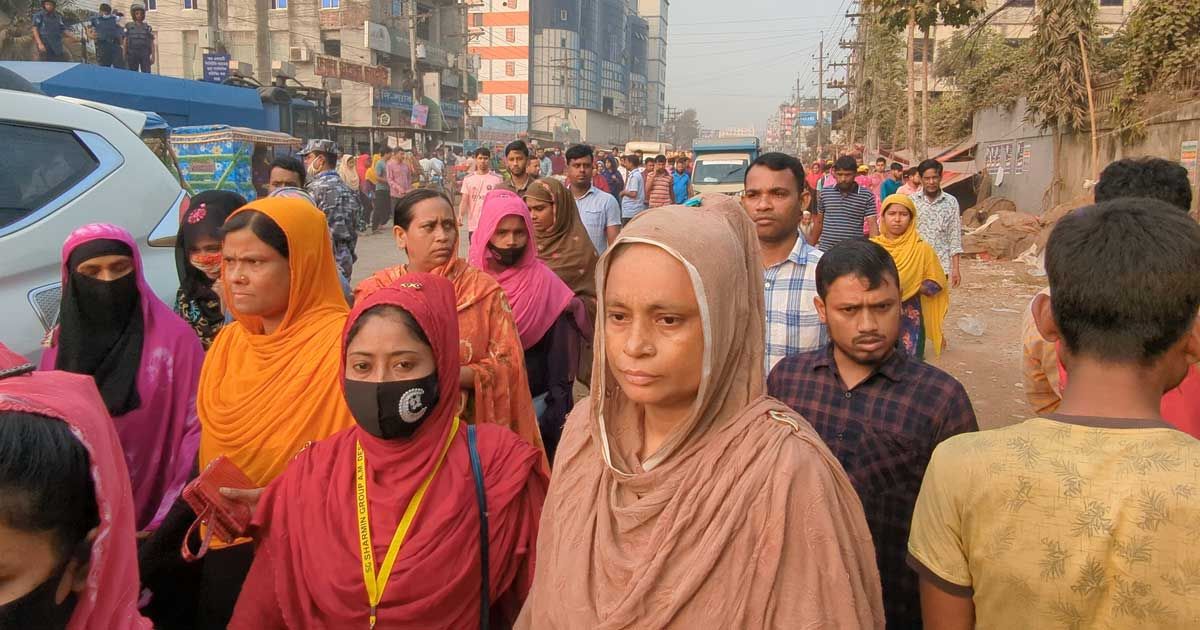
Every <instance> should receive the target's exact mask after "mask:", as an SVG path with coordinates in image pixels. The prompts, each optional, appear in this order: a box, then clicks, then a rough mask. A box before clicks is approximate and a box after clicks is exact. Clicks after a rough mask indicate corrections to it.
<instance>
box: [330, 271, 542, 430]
mask: <svg viewBox="0 0 1200 630" xmlns="http://www.w3.org/2000/svg"><path fill="white" fill-rule="evenodd" d="M407 272H408V266H407V265H396V266H395V267H388V268H387V269H382V270H380V271H377V272H375V274H374V275H372V276H371V277H369V278H367V279H366V280H363V281H362V282H360V283H358V286H357V287H356V288H355V289H354V302H355V303H358V302H359V301H360V300H362V299H363V298H365V297H367V296H368V295H371V294H372V293H374V292H376V291H378V290H379V289H382V288H384V287H388V286H391V285H392V283H394V282H395V281H396V280H398V279H399V278H400V277H401V276H403V275H404V274H405V273H407ZM431 273H434V274H437V275H439V276H442V277H444V278H447V279H449V280H450V281H451V282H453V283H454V296H455V301H456V302H457V304H456V306H457V308H458V334H459V345H458V348H459V356H460V358H461V359H462V364H463V365H464V366H466V367H469V368H471V370H472V371H474V372H475V387H474V389H473V390H472V393H471V396H470V397H469V398H468V400H467V405H466V408H465V409H464V410H463V413H462V418H463V419H464V420H466V421H468V422H473V423H475V424H482V423H492V424H498V425H501V426H505V427H508V428H509V429H512V430H513V432H515V433H516V434H517V435H519V436H521V437H522V438H525V441H527V442H529V443H530V444H532V445H534V446H536V447H537V448H538V449H539V450H541V451H542V452H543V453H544V452H545V450H546V449H545V447H544V446H542V434H541V431H540V430H539V429H538V424H537V417H536V416H535V415H534V412H533V399H532V398H531V396H530V394H529V377H528V375H526V373H525V351H524V350H522V348H521V338H520V337H519V336H518V335H517V325H516V323H514V322H513V316H512V309H511V308H510V307H509V305H508V300H507V299H505V297H504V291H503V290H501V289H500V285H499V284H497V283H496V281H495V280H494V279H492V277H491V276H489V275H487V274H486V273H483V272H482V271H480V270H478V269H476V268H475V267H472V266H470V265H468V264H467V261H465V260H463V259H461V258H453V259H451V260H450V262H448V263H446V264H445V265H442V266H441V267H438V268H436V269H434V270H433V271H432V272H431Z"/></svg>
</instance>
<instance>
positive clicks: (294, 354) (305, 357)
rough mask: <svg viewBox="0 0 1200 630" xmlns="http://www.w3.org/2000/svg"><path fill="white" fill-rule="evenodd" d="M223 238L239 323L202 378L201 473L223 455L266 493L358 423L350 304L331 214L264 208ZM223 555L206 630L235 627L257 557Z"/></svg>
mask: <svg viewBox="0 0 1200 630" xmlns="http://www.w3.org/2000/svg"><path fill="white" fill-rule="evenodd" d="M223 231H224V235H225V240H224V242H223V244H222V255H223V257H224V265H223V269H222V280H223V284H224V293H225V295H224V296H223V298H222V300H221V301H222V303H224V304H227V305H229V308H230V311H231V312H232V313H233V315H234V317H235V318H236V320H237V321H236V322H234V323H233V324H230V325H228V326H226V327H225V328H223V329H222V330H221V333H220V334H219V335H217V338H216V341H214V343H213V345H212V348H211V349H210V350H209V352H208V355H207V356H206V358H205V361H204V369H203V370H202V371H201V373H200V390H199V394H198V397H197V401H196V408H197V411H198V413H199V416H200V428H201V433H200V461H199V465H200V468H201V469H203V468H204V467H205V466H207V465H208V464H209V462H211V461H212V460H214V459H216V458H217V457H218V456H221V455H224V456H225V457H227V458H229V459H230V460H232V462H233V463H234V464H236V465H237V466H238V467H239V468H241V469H242V471H243V472H245V473H246V476H248V477H249V478H250V479H251V480H252V481H253V482H254V483H255V484H257V485H258V486H260V487H262V486H266V485H267V484H268V483H270V482H271V481H272V480H274V479H275V477H277V476H279V474H280V473H282V472H283V469H284V468H285V467H286V466H287V464H288V462H290V461H291V460H292V459H293V458H294V457H295V456H296V454H297V453H299V452H300V451H301V450H303V449H304V448H305V446H307V445H308V444H309V443H311V442H314V441H316V440H320V439H323V438H325V437H328V436H330V435H333V434H334V433H337V432H338V431H340V430H342V429H345V428H347V427H349V426H351V425H353V424H354V419H353V417H352V416H351V415H350V410H349V409H348V408H347V407H346V403H345V400H344V399H343V398H342V393H341V388H340V386H339V382H340V378H339V371H340V369H341V355H340V352H339V346H340V335H341V330H342V327H343V326H344V325H345V322H346V315H347V308H346V300H345V298H344V297H343V296H342V290H341V286H340V283H339V282H338V269H337V266H336V265H335V263H334V259H333V245H332V242H331V241H330V237H329V228H328V226H327V225H326V222H325V216H324V215H323V214H321V211H320V210H318V209H317V208H315V207H314V206H313V205H312V204H309V203H307V202H305V201H303V200H300V199H291V198H282V197H281V198H270V199H260V200H258V201H255V202H253V203H251V204H248V205H246V206H244V207H243V208H242V209H240V210H238V211H237V212H235V213H234V214H233V215H231V216H230V217H229V220H228V221H226V222H225V227H224V230H223ZM213 547H214V550H213V551H211V552H210V553H209V554H208V556H207V557H205V562H204V568H203V572H204V577H203V581H202V587H201V602H200V617H201V619H200V625H201V627H220V628H224V627H225V626H226V625H227V624H228V622H229V616H230V615H231V614H232V612H233V606H234V604H235V603H236V601H237V595H238V591H239V590H240V589H241V584H242V580H244V579H245V576H246V572H247V571H248V570H249V568H250V562H251V560H252V559H253V551H252V549H251V548H250V545H246V544H241V545H235V546H231V547H226V548H217V547H218V545H217V543H216V541H214V542H213Z"/></svg>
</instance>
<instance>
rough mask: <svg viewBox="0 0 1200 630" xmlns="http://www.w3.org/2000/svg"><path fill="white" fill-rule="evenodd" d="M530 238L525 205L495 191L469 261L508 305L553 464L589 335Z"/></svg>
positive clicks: (569, 294) (575, 303)
mask: <svg viewBox="0 0 1200 630" xmlns="http://www.w3.org/2000/svg"><path fill="white" fill-rule="evenodd" d="M534 234H535V232H534V231H533V219H532V218H531V217H530V215H529V207H528V206H526V205H525V202H524V201H523V200H522V199H521V198H520V197H518V196H517V195H516V193H513V192H511V191H508V190H502V189H496V190H493V191H492V192H490V193H488V195H487V196H486V197H484V199H483V211H482V213H481V214H480V219H479V229H478V230H477V231H476V232H475V238H474V239H472V240H471V251H470V254H469V256H468V262H470V263H471V265H472V266H474V267H478V268H479V269H482V270H483V271H484V272H485V273H487V274H488V275H490V276H492V277H493V278H495V279H496V281H497V282H498V283H500V287H501V288H502V289H504V294H505V296H507V297H508V302H509V304H511V305H512V311H513V319H514V320H516V323H517V332H518V334H519V335H520V337H521V346H522V347H523V348H524V349H525V369H526V370H527V372H528V374H529V392H530V394H531V395H532V396H533V406H534V410H535V412H536V413H537V417H538V426H539V428H540V429H541V433H542V442H543V443H544V444H545V446H546V455H547V456H548V457H549V458H550V460H551V461H553V460H554V449H555V447H556V446H557V445H558V438H559V436H560V435H561V434H562V427H563V423H564V422H566V419H567V414H568V413H569V412H570V411H571V407H572V406H573V404H574V400H573V398H572V389H573V387H574V383H575V377H576V372H577V371H578V367H577V366H578V365H579V352H580V349H581V347H582V344H583V340H584V338H585V336H587V335H590V333H591V331H590V329H589V326H588V325H587V323H586V322H587V321H588V320H587V311H586V309H585V308H584V306H583V303H582V302H580V301H579V299H578V298H576V297H575V293H574V292H573V291H572V290H571V288H570V287H568V286H567V285H566V284H565V283H564V282H563V281H562V280H561V279H559V277H558V275H557V274H555V273H554V271H552V270H551V269H550V268H549V267H547V266H546V263H544V262H542V261H541V259H539V258H538V256H537V244H536V243H534V242H533V239H534Z"/></svg>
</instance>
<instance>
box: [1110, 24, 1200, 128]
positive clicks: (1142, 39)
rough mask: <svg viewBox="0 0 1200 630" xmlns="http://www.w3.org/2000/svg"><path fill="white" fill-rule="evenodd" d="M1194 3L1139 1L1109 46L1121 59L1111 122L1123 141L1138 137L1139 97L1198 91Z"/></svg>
mask: <svg viewBox="0 0 1200 630" xmlns="http://www.w3.org/2000/svg"><path fill="white" fill-rule="evenodd" d="M1198 34H1200V0H1142V1H1141V2H1140V3H1139V4H1138V6H1137V8H1136V9H1134V10H1133V13H1132V14H1131V15H1130V16H1129V21H1128V22H1127V24H1126V27H1125V30H1124V31H1123V32H1122V33H1121V35H1119V36H1118V37H1117V40H1116V42H1114V45H1113V48H1114V49H1115V50H1116V51H1118V53H1119V54H1120V56H1121V57H1122V62H1123V63H1122V64H1121V66H1120V68H1121V81H1120V84H1119V85H1118V86H1117V94H1116V98H1115V99H1114V101H1113V103H1112V104H1111V107H1112V114H1113V123H1114V124H1115V126H1116V128H1117V129H1120V130H1122V135H1123V136H1124V137H1125V139H1126V140H1135V139H1137V138H1140V137H1141V136H1142V135H1143V134H1144V124H1143V123H1142V119H1143V118H1144V117H1145V116H1144V102H1145V97H1146V96H1147V95H1150V94H1173V93H1179V92H1182V91H1186V90H1192V89H1195V88H1197V87H1200V74H1198V73H1197V72H1196V67H1197V66H1196V60H1197V59H1200V36H1198Z"/></svg>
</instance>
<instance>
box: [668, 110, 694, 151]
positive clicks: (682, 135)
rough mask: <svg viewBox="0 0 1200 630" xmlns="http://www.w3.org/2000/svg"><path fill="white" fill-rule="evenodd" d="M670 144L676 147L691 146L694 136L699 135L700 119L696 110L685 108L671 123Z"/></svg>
mask: <svg viewBox="0 0 1200 630" xmlns="http://www.w3.org/2000/svg"><path fill="white" fill-rule="evenodd" d="M670 131H671V144H672V145H674V146H675V148H676V149H688V148H691V146H692V143H693V142H695V141H696V138H699V137H700V119H699V117H697V116H696V110H694V109H690V108H689V109H685V110H683V111H682V112H681V113H680V114H679V115H678V116H676V117H675V119H674V120H673V121H672V123H671V129H670Z"/></svg>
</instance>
